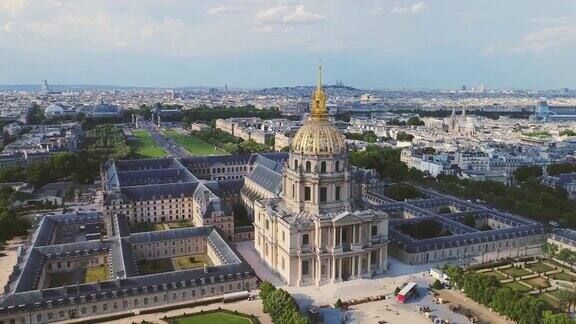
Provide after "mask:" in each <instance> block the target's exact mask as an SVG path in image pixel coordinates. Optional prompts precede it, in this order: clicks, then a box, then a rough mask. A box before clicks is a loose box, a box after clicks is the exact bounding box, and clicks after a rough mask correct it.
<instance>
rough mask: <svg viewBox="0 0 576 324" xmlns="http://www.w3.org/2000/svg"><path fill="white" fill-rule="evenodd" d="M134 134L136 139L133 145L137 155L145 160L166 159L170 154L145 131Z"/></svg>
mask: <svg viewBox="0 0 576 324" xmlns="http://www.w3.org/2000/svg"><path fill="white" fill-rule="evenodd" d="M132 134H133V135H134V137H135V138H136V140H135V141H133V142H132V143H131V144H132V146H133V147H134V149H135V151H136V154H138V155H139V156H140V157H143V158H159V157H165V156H167V155H168V154H167V153H166V150H164V149H163V148H162V147H161V146H160V145H158V143H156V141H154V140H153V139H152V136H150V134H148V132H147V131H145V130H135V131H132Z"/></svg>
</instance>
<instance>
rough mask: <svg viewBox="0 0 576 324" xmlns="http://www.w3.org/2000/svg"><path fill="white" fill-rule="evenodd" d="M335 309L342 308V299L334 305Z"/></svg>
mask: <svg viewBox="0 0 576 324" xmlns="http://www.w3.org/2000/svg"><path fill="white" fill-rule="evenodd" d="M334 308H342V300H340V298H338V300H337V301H336V302H335V303H334Z"/></svg>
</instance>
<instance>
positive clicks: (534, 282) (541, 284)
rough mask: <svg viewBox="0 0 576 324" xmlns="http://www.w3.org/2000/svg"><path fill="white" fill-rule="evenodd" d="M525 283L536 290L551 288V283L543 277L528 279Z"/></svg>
mask: <svg viewBox="0 0 576 324" xmlns="http://www.w3.org/2000/svg"><path fill="white" fill-rule="evenodd" d="M523 281H524V282H526V283H527V284H529V285H530V286H533V287H536V288H548V287H550V282H549V281H548V280H546V279H544V278H542V277H536V278H532V279H526V280H523Z"/></svg>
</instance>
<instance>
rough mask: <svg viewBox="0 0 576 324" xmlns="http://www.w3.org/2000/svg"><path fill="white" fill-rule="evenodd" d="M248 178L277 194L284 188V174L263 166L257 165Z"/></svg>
mask: <svg viewBox="0 0 576 324" xmlns="http://www.w3.org/2000/svg"><path fill="white" fill-rule="evenodd" d="M246 178H248V179H250V180H252V181H254V182H255V183H257V184H258V185H260V186H262V187H263V188H265V189H266V190H268V191H270V192H273V193H276V194H278V193H279V191H280V189H281V188H282V174H281V173H279V172H278V171H274V169H270V168H268V167H266V166H265V165H262V164H257V165H256V166H255V167H254V169H253V170H252V171H251V172H250V173H249V174H248V175H247V176H246Z"/></svg>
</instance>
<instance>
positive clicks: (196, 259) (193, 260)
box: [176, 254, 212, 270]
mask: <svg viewBox="0 0 576 324" xmlns="http://www.w3.org/2000/svg"><path fill="white" fill-rule="evenodd" d="M176 262H177V263H178V266H179V267H180V270H188V269H195V268H200V267H203V266H204V265H205V264H206V265H209V266H210V265H212V262H211V260H210V258H209V257H208V256H207V255H205V254H195V255H185V256H180V257H176Z"/></svg>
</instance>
